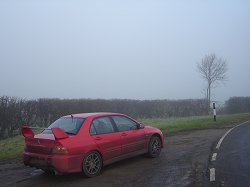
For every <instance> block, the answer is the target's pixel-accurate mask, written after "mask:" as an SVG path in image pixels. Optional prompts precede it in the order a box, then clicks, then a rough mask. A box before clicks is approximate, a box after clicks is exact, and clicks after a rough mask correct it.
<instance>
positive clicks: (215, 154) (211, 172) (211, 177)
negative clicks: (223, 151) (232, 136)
mask: <svg viewBox="0 0 250 187" xmlns="http://www.w3.org/2000/svg"><path fill="white" fill-rule="evenodd" d="M249 122H250V121H246V122H244V123H241V124H239V125H237V126H235V127H233V128H231V129H229V130H228V131H227V132H226V133H225V134H224V135H223V136H222V137H221V139H220V140H219V142H218V143H217V145H216V149H219V148H220V146H221V143H222V142H223V140H224V138H225V137H226V136H227V135H228V134H229V133H230V132H231V131H232V130H233V129H235V128H236V127H239V126H241V125H244V124H246V123H249ZM216 157H217V153H213V155H212V159H211V160H212V161H215V160H216ZM213 181H215V168H210V182H213Z"/></svg>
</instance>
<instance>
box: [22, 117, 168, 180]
mask: <svg viewBox="0 0 250 187" xmlns="http://www.w3.org/2000/svg"><path fill="white" fill-rule="evenodd" d="M22 134H23V136H24V137H25V150H24V154H23V161H24V164H25V165H27V166H31V167H36V168H40V169H42V170H44V171H45V172H46V173H50V174H51V173H72V172H83V173H84V174H85V175H86V176H87V177H94V176H97V175H98V174H99V173H100V171H101V169H102V167H103V166H105V165H107V164H110V163H113V162H116V161H119V160H122V159H125V158H129V157H132V156H135V155H140V154H145V153H147V154H148V155H149V156H150V157H158V156H159V154H160V152H161V148H162V147H163V145H164V137H163V134H162V132H161V131H160V130H159V129H157V128H154V127H151V126H144V125H143V124H141V123H139V122H137V121H136V120H134V119H132V118H130V117H128V116H126V115H123V114H117V113H83V114H73V115H68V116H64V117H61V118H59V119H58V120H56V121H55V122H54V123H52V124H51V125H50V126H49V127H48V128H46V129H44V130H43V131H42V132H41V133H40V134H37V135H34V133H33V131H32V129H31V128H30V127H28V126H27V125H24V126H23V128H22Z"/></svg>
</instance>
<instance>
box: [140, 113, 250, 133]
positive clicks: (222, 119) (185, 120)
mask: <svg viewBox="0 0 250 187" xmlns="http://www.w3.org/2000/svg"><path fill="white" fill-rule="evenodd" d="M247 120H250V113H243V114H231V115H219V116H217V120H216V121H214V120H213V116H194V117H181V118H151V119H143V120H142V121H143V122H144V123H145V124H150V125H152V126H154V127H158V128H160V129H161V130H162V132H163V133H164V134H168V135H169V134H170V135H171V134H175V133H177V132H181V131H187V130H194V129H205V128H217V127H223V126H226V125H233V124H237V123H240V122H244V121H247Z"/></svg>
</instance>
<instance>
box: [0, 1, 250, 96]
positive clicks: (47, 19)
mask: <svg viewBox="0 0 250 187" xmlns="http://www.w3.org/2000/svg"><path fill="white" fill-rule="evenodd" d="M208 53H216V54H217V56H219V57H223V58H225V59H226V60H227V62H228V65H229V72H228V77H229V81H228V82H227V84H226V86H222V87H219V88H216V89H215V90H214V92H213V99H215V100H220V101H222V100H226V99H228V98H229V97H231V96H250V83H249V81H250V73H249V71H250V1H247V0H245V1H243V0H239V1H235V0H224V1H223V0H222V1H218V0H213V1H212V0H211V1H208V0H207V1H200V0H197V1H192V0H188V1H184V0H172V1H168V0H162V1H160V0H152V1H144V0H138V1H136V0H131V1H130V0H126V1H117V0H114V1H108V0H99V1H94V0H89V1H84V0H79V1H72V0H70V1H69V0H65V1H63V0H41V1H38V0H37V1H34V0H22V1H20V0H16V1H11V0H1V1H0V95H10V96H18V97H22V98H28V99H29V98H40V97H50V98H54V97H56V98H106V99H109V98H127V99H186V98H201V97H203V93H202V89H203V87H204V83H203V80H202V79H201V78H200V75H199V74H198V72H197V70H196V63H197V62H199V61H200V60H201V59H202V58H203V57H204V55H205V54H208Z"/></svg>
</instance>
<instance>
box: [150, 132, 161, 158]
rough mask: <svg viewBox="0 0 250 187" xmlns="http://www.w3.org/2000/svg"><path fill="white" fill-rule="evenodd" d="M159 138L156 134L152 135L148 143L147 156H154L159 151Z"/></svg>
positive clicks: (156, 155) (158, 153) (157, 154)
mask: <svg viewBox="0 0 250 187" xmlns="http://www.w3.org/2000/svg"><path fill="white" fill-rule="evenodd" d="M161 146H162V145H161V140H160V138H159V137H158V136H152V137H151V139H150V142H149V145H148V156H149V157H151V158H156V157H158V156H159V155H160V153H161Z"/></svg>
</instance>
